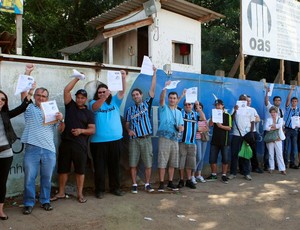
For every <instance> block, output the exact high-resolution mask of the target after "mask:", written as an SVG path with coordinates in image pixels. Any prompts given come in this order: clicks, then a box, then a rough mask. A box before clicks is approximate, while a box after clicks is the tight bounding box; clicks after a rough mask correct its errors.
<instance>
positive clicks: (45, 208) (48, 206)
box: [41, 203, 53, 211]
mask: <svg viewBox="0 0 300 230" xmlns="http://www.w3.org/2000/svg"><path fill="white" fill-rule="evenodd" d="M41 208H43V209H44V210H46V211H52V210H53V207H52V206H51V204H49V203H45V204H42V205H41Z"/></svg>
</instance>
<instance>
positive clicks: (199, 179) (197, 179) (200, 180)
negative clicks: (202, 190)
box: [196, 176, 206, 183]
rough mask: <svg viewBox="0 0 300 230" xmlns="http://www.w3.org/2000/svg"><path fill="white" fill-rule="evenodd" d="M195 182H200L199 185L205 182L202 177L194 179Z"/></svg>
mask: <svg viewBox="0 0 300 230" xmlns="http://www.w3.org/2000/svg"><path fill="white" fill-rule="evenodd" d="M196 181H197V182H201V183H205V182H206V180H205V179H204V178H203V176H198V177H196Z"/></svg>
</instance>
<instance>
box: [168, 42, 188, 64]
mask: <svg viewBox="0 0 300 230" xmlns="http://www.w3.org/2000/svg"><path fill="white" fill-rule="evenodd" d="M191 54H192V45H191V44H187V43H179V42H173V62H174V63H179V64H185V65H191V64H192V60H191V57H192V55H191Z"/></svg>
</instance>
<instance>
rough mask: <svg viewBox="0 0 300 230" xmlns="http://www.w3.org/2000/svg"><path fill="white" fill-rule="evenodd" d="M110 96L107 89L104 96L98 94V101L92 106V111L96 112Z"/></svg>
mask: <svg viewBox="0 0 300 230" xmlns="http://www.w3.org/2000/svg"><path fill="white" fill-rule="evenodd" d="M110 94H111V92H110V90H109V89H106V90H105V93H104V94H100V96H99V99H98V100H97V101H96V102H95V103H94V104H93V105H92V110H93V111H97V110H98V109H99V108H100V107H101V106H102V105H103V104H104V102H105V101H106V99H107V98H108V97H109V96H110Z"/></svg>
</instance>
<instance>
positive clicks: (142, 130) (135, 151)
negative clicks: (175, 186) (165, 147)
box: [126, 67, 156, 193]
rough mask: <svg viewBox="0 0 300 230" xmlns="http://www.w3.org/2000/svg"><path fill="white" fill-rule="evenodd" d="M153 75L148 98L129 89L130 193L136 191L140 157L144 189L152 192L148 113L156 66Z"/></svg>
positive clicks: (127, 124) (127, 113) (153, 88)
mask: <svg viewBox="0 0 300 230" xmlns="http://www.w3.org/2000/svg"><path fill="white" fill-rule="evenodd" d="M153 71H154V72H153V76H152V82H151V87H150V90H149V96H150V97H149V98H147V99H146V100H144V101H143V93H142V91H141V90H140V89H138V88H135V89H133V90H132V91H131V96H132V99H133V100H134V103H135V105H133V106H131V107H129V108H128V109H127V112H126V130H127V132H128V135H129V136H130V137H131V138H130V141H129V166H130V174H131V179H132V183H133V184H132V190H131V192H132V193H137V192H138V191H137V182H136V176H137V169H136V168H137V165H138V163H139V160H140V158H141V159H142V160H143V163H144V166H145V180H146V183H145V190H146V191H147V192H153V191H154V189H152V188H151V185H150V177H151V168H152V156H153V153H152V141H151V134H152V126H151V122H150V113H151V107H152V101H153V98H154V92H155V87H156V68H155V67H153Z"/></svg>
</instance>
